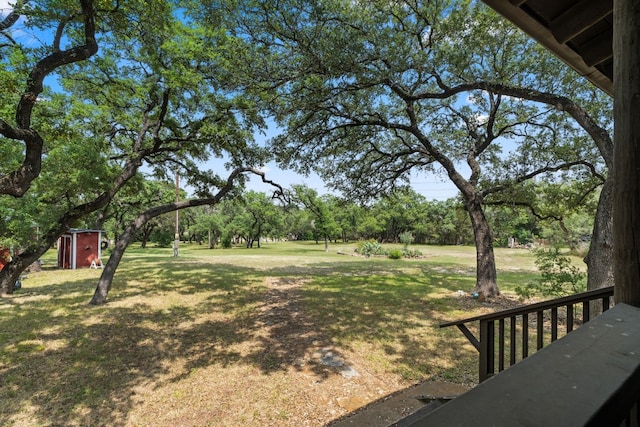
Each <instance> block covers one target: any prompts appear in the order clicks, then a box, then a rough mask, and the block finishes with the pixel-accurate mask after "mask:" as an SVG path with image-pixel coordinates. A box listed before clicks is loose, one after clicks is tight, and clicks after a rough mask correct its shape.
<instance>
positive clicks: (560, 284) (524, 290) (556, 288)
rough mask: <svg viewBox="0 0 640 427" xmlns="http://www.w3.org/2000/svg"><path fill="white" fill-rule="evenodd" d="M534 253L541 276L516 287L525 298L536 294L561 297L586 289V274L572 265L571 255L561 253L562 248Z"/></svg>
mask: <svg viewBox="0 0 640 427" xmlns="http://www.w3.org/2000/svg"><path fill="white" fill-rule="evenodd" d="M534 255H535V257H536V260H535V264H536V266H537V267H538V269H539V270H540V273H541V277H540V278H539V279H537V280H535V281H533V282H531V283H529V284H528V285H526V286H525V287H519V286H518V287H516V293H517V294H518V295H520V296H521V297H523V298H531V297H532V296H534V295H542V296H545V297H548V296H552V297H561V296H565V295H570V294H575V293H578V292H582V291H584V290H585V288H586V283H585V278H586V274H585V273H583V272H581V271H580V270H579V269H578V267H576V266H575V265H572V264H571V260H570V259H569V257H566V256H564V255H562V254H561V253H560V248H558V247H554V248H552V249H549V250H545V249H537V250H535V251H534Z"/></svg>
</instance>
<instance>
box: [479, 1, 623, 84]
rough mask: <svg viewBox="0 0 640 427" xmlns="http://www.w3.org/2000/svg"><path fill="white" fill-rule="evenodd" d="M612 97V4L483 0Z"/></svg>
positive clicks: (603, 2) (606, 2) (610, 2)
mask: <svg viewBox="0 0 640 427" xmlns="http://www.w3.org/2000/svg"><path fill="white" fill-rule="evenodd" d="M482 1H483V2H484V3H486V4H487V5H488V6H490V7H491V8H493V9H494V10H496V11H497V12H498V13H500V14H501V15H503V16H504V17H505V18H507V19H509V20H510V21H511V22H513V23H514V24H515V25H517V26H518V27H520V28H521V29H522V30H523V31H524V32H526V33H527V34H529V35H530V36H531V37H533V38H534V39H535V40H537V41H538V42H539V43H540V44H542V45H543V46H545V47H546V48H547V49H549V50H550V51H552V52H553V53H555V54H556V55H557V56H558V57H559V58H561V59H562V60H563V61H565V62H566V63H567V64H569V65H570V66H571V67H573V68H574V69H575V70H576V71H577V72H578V73H580V74H581V75H583V76H584V77H586V78H587V79H589V80H590V81H591V82H592V83H593V84H595V85H596V86H598V87H599V88H601V89H602V90H604V91H605V92H606V93H608V94H609V95H611V96H613V0H482Z"/></svg>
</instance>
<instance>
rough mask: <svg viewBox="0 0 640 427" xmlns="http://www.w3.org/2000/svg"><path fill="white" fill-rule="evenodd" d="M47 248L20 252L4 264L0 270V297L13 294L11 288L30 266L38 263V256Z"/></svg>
mask: <svg viewBox="0 0 640 427" xmlns="http://www.w3.org/2000/svg"><path fill="white" fill-rule="evenodd" d="M48 248H49V247H48V246H47V247H40V246H39V247H37V248H35V249H32V250H29V251H25V252H22V253H21V254H20V255H17V256H15V257H13V258H12V260H11V262H10V263H8V264H6V265H5V266H4V268H3V269H2V270H0V295H10V294H12V293H13V288H14V286H15V284H16V282H17V281H18V279H20V275H21V274H22V272H23V271H25V270H26V269H27V268H29V266H30V265H31V264H33V263H34V262H36V261H38V259H39V258H40V256H42V254H44V253H45V252H46V251H47V249H48Z"/></svg>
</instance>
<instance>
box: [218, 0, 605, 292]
mask: <svg viewBox="0 0 640 427" xmlns="http://www.w3.org/2000/svg"><path fill="white" fill-rule="evenodd" d="M238 3H239V4H241V6H242V7H241V10H240V12H239V14H237V15H235V22H234V24H233V28H236V29H238V31H242V37H244V38H247V39H249V40H251V41H252V42H253V43H254V50H253V51H252V56H253V58H254V59H253V60H252V61H249V60H247V62H248V64H249V67H248V71H250V73H251V76H252V78H253V79H254V80H255V81H256V87H265V88H268V89H270V90H271V89H276V90H277V95H275V96H273V98H271V99H270V101H271V103H270V111H271V113H272V114H273V115H274V117H275V118H276V120H277V122H278V124H279V125H280V126H281V127H282V129H284V132H283V134H282V135H281V136H280V137H277V138H276V139H275V140H274V141H273V142H274V144H273V146H274V149H275V150H276V152H277V154H278V156H279V159H280V161H281V163H282V164H283V165H285V166H288V167H292V168H294V169H297V170H298V171H300V172H306V171H309V170H312V169H313V170H315V171H316V172H317V173H318V174H319V175H320V176H322V177H323V178H325V179H326V181H327V182H328V184H329V185H330V186H331V187H333V188H337V189H340V190H343V192H345V193H347V194H349V195H351V196H352V197H361V198H364V197H370V196H372V195H376V194H380V193H382V192H385V191H388V190H389V189H392V188H394V187H395V186H397V185H399V184H402V183H406V182H407V180H408V178H409V176H410V175H411V174H421V173H425V172H436V173H440V174H442V175H444V176H446V177H447V178H448V179H450V180H451V181H452V182H453V183H454V184H455V185H456V187H457V188H458V190H459V191H460V194H461V196H462V198H463V200H464V202H465V206H466V209H467V212H468V215H469V218H470V220H471V223H472V227H473V231H474V235H475V243H476V253H477V281H476V290H477V291H478V292H479V293H481V294H482V295H484V296H493V295H496V294H498V293H499V290H498V284H497V275H496V266H495V259H494V255H493V242H494V240H493V236H492V234H491V230H490V228H489V225H488V222H487V219H486V217H485V214H484V210H483V205H484V203H485V200H486V199H487V198H488V197H494V196H493V195H495V194H497V193H498V192H500V191H503V190H505V189H510V188H513V186H514V185H516V184H518V183H521V182H524V181H525V180H527V179H533V178H537V179H542V178H546V179H550V180H557V179H561V178H562V177H561V178H557V175H554V173H556V172H560V171H562V173H564V174H569V177H570V178H581V177H584V176H587V175H589V176H596V177H606V164H607V163H609V159H610V157H611V156H610V153H611V148H612V144H611V140H610V138H609V135H608V132H607V129H606V126H607V125H608V123H606V122H597V121H596V120H595V119H594V118H593V117H594V116H592V115H591V114H590V107H588V105H589V104H590V103H591V102H594V100H595V101H597V102H598V103H605V104H606V103H607V102H608V100H607V99H602V98H599V95H598V92H597V91H596V90H593V89H592V88H591V87H590V85H589V84H588V83H587V82H586V81H583V80H581V79H580V78H579V77H578V76H576V75H575V73H573V72H572V71H571V70H569V69H568V68H567V67H566V66H564V65H563V64H561V63H560V62H559V61H557V60H556V59H555V58H554V57H552V56H551V55H550V54H548V53H547V52H546V51H544V50H543V49H542V48H540V47H539V46H537V45H536V44H534V43H532V42H531V41H530V40H529V39H528V38H527V37H525V36H524V35H522V34H521V33H520V32H519V31H518V30H516V29H515V28H513V27H512V26H511V25H510V24H508V23H506V22H505V21H503V20H501V19H499V18H498V17H497V16H496V15H495V14H494V13H492V12H489V11H487V10H486V9H485V8H484V7H483V6H481V5H478V4H476V3H475V2H472V1H457V2H454V1H433V2H421V1H413V0H406V1H399V2H388V1H382V0H379V1H375V0H374V1H369V2H346V1H340V0H324V1H318V2H311V3H309V2H301V1H296V0H290V1H277V2H275V1H274V2H271V1H260V2H256V1H251V0H245V1H234V2H233V4H234V5H236V4H238ZM209 6H210V9H208V12H209V13H210V14H214V15H215V14H220V13H222V12H220V11H219V10H216V9H215V7H214V6H213V5H211V4H210V5H209ZM224 13H225V14H226V16H233V11H232V10H227V11H225V12H224ZM523 51H527V53H528V54H527V55H526V56H523V55H522V52H523ZM256 58H259V59H256ZM594 142H595V144H594ZM509 153H517V154H518V155H519V161H518V162H517V164H516V165H514V164H513V163H511V160H509V162H507V158H508V157H509ZM512 158H513V157H512ZM506 170H508V171H509V172H510V173H509V174H505V173H503V171H506ZM498 178H500V179H498ZM607 194H609V193H608V186H607V185H605V186H604V190H603V195H605V196H604V197H603V199H602V200H603V203H604V205H606V206H604V210H603V211H602V212H604V217H608V216H610V215H608V214H609V212H610V211H609V205H608V202H607V198H606V195H607ZM607 226H608V225H607ZM602 235H606V233H604V234H602ZM598 249H599V250H600V249H604V250H610V247H603V248H598ZM603 259H606V257H604V258H603ZM601 267H602V268H608V267H607V266H606V264H603V265H602V266H601Z"/></svg>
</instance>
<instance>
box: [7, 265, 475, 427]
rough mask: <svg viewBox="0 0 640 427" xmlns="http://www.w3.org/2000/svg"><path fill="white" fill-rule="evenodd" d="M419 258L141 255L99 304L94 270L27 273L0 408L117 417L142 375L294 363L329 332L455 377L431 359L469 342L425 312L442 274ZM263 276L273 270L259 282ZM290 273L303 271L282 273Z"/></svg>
mask: <svg viewBox="0 0 640 427" xmlns="http://www.w3.org/2000/svg"><path fill="white" fill-rule="evenodd" d="M419 271H420V274H418V275H416V274H407V273H405V272H404V271H403V270H402V269H401V268H396V267H394V266H393V264H391V263H382V264H380V263H372V262H370V261H368V260H364V261H362V262H349V263H345V264H344V265H342V264H340V263H317V264H313V265H312V266H309V267H296V266H286V267H274V268H272V269H268V270H257V269H250V268H246V267H237V266H233V265H228V264H211V263H200V262H195V261H188V262H181V261H178V260H166V259H165V260H158V261H150V260H149V258H148V257H146V258H140V259H136V260H135V261H132V260H130V261H129V262H128V263H126V264H123V266H122V268H121V270H120V271H119V273H118V275H117V276H116V280H115V282H114V285H113V290H112V292H111V295H110V301H111V302H110V303H109V304H107V305H106V306H101V307H93V306H89V305H88V301H89V299H90V297H91V294H92V292H93V289H94V286H95V281H94V280H75V281H73V280H71V281H65V282H62V283H58V284H47V285H41V286H29V284H28V283H27V286H26V288H25V289H24V290H23V291H21V292H20V293H18V294H16V295H14V296H13V297H10V298H7V299H1V300H0V344H1V346H2V347H1V348H0V385H1V387H0V401H1V402H2V405H0V419H3V420H5V422H7V423H8V424H7V425H12V424H19V423H20V422H21V421H20V420H21V418H26V419H28V420H30V421H36V422H37V423H38V424H40V425H56V426H58V425H60V426H62V425H92V426H95V425H123V424H126V423H127V419H128V414H129V413H130V411H131V409H132V408H133V407H135V406H136V405H138V404H139V403H140V399H139V398H138V397H137V389H138V388H139V387H149V385H152V386H155V387H160V386H162V385H163V384H164V383H166V382H177V381H180V380H181V379H183V378H185V377H187V376H188V375H190V373H191V372H192V371H193V370H195V369H198V368H201V367H208V366H217V367H219V368H220V369H224V368H225V367H228V366H230V365H231V364H246V365H251V366H255V367H257V368H259V369H260V370H261V371H262V372H263V373H265V374H269V373H270V372H275V371H281V370H287V369H290V368H292V367H295V368H298V369H302V368H301V366H302V365H299V364H298V361H300V360H301V359H304V358H305V357H308V355H309V353H310V352H312V351H313V350H314V349H315V348H317V347H318V346H325V345H330V344H334V345H339V346H341V347H343V348H345V349H349V350H352V351H356V352H357V351H359V350H360V348H361V347H359V345H356V344H355V343H371V344H372V345H373V346H374V347H376V348H380V349H382V350H383V351H384V353H385V354H386V355H387V356H389V359H390V361H391V362H390V363H392V364H393V365H394V367H393V370H394V371H395V372H397V373H399V374H401V375H403V376H404V377H405V378H407V379H412V380H418V379H423V378H427V377H429V376H439V377H442V378H444V379H447V378H446V377H447V376H448V375H449V376H451V378H450V379H459V378H460V377H461V376H462V377H464V376H465V375H467V373H465V372H462V373H460V368H458V367H456V366H453V367H450V368H449V367H447V366H446V364H443V363H444V362H442V361H446V360H448V361H456V360H462V359H468V358H469V357H470V356H469V352H468V351H467V352H465V351H464V350H462V349H461V347H462V344H464V338H462V337H456V338H454V337H453V334H452V333H451V331H439V330H438V329H437V324H436V323H434V322H432V319H433V318H437V317H438V314H437V313H439V312H440V311H441V310H442V308H443V305H442V302H443V301H444V300H443V298H442V297H434V296H430V294H432V293H433V292H435V290H436V289H442V288H445V289H446V287H447V286H451V285H450V282H451V281H452V278H451V277H447V275H446V273H433V274H425V272H424V271H422V270H419ZM266 278H278V279H277V280H278V281H279V282H278V283H276V284H275V285H274V286H272V287H270V288H265V286H264V281H265V279H266ZM298 280H308V284H305V286H303V287H302V288H291V287H288V286H287V281H298ZM455 280H456V281H457V282H456V283H459V281H462V282H464V281H469V280H472V278H471V279H469V277H463V276H460V277H456V278H455ZM458 286H459V285H458ZM292 289H294V290H292ZM429 335H431V336H429ZM434 336H437V337H440V338H438V339H433V337H434ZM453 342H455V343H453ZM247 343H250V345H249V346H248V347H247V348H244V347H242V345H243V344H247ZM471 357H473V354H472V355H471ZM435 358H437V359H438V364H439V365H437V366H435V367H434V359H435ZM311 369H312V371H313V372H314V373H315V374H316V375H317V376H319V377H320V378H321V379H322V378H324V379H326V377H327V376H328V375H329V373H328V371H327V370H326V369H324V368H322V367H321V366H318V365H313V366H311ZM23 425H24V424H23Z"/></svg>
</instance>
